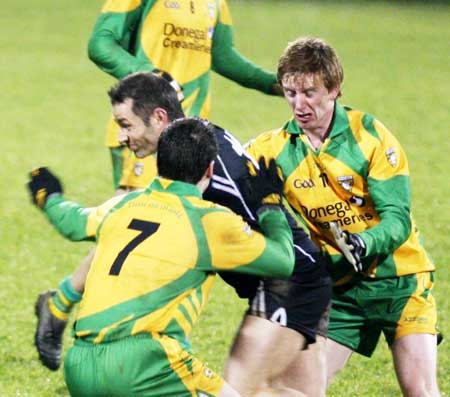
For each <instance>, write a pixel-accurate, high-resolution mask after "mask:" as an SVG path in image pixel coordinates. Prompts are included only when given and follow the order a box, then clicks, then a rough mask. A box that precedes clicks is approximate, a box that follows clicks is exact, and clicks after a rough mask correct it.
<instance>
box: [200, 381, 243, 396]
mask: <svg viewBox="0 0 450 397" xmlns="http://www.w3.org/2000/svg"><path fill="white" fill-rule="evenodd" d="M240 396H241V395H240V394H239V393H238V392H237V391H236V390H235V389H234V388H232V387H231V386H230V385H229V384H228V383H226V382H225V383H224V385H223V387H222V390H221V391H220V393H219V395H218V396H217V397H240ZM200 397H201V396H200Z"/></svg>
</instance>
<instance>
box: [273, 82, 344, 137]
mask: <svg viewBox="0 0 450 397" xmlns="http://www.w3.org/2000/svg"><path fill="white" fill-rule="evenodd" d="M281 85H282V87H283V92H284V97H285V98H286V100H287V101H288V103H289V105H290V107H291V109H292V112H293V114H294V118H295V120H296V121H297V123H298V125H299V126H300V127H301V128H302V129H303V130H304V131H305V132H310V133H321V132H322V133H324V132H326V131H327V130H328V127H329V126H330V123H331V120H332V118H333V112H334V103H335V100H336V98H337V96H338V94H339V90H340V88H339V87H337V88H334V89H332V90H330V91H328V89H327V88H326V87H325V85H324V83H323V79H322V78H321V77H320V76H318V75H314V74H300V75H297V74H296V75H288V76H285V77H284V78H283V80H282V84H281Z"/></svg>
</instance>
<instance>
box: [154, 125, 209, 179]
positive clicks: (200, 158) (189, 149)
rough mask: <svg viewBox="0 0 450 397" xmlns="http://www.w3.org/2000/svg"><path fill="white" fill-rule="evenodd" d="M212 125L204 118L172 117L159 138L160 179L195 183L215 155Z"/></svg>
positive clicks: (157, 160)
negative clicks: (173, 119)
mask: <svg viewBox="0 0 450 397" xmlns="http://www.w3.org/2000/svg"><path fill="white" fill-rule="evenodd" d="M217 150H218V145H217V140H216V135H215V134H214V127H213V126H212V125H211V124H210V123H208V122H207V121H205V120H201V119H198V118H184V119H179V120H175V121H174V122H173V123H171V124H169V125H168V126H167V128H166V129H165V130H164V131H163V133H162V134H161V136H160V137H159V141H158V152H157V157H156V163H157V166H158V174H159V175H160V176H162V177H163V178H168V179H173V180H177V181H183V182H188V183H193V184H196V183H197V182H198V181H200V179H201V178H202V177H203V175H204V174H205V171H206V169H207V168H208V166H209V165H210V164H211V161H213V160H214V159H215V158H216V156H217Z"/></svg>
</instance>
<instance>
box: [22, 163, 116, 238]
mask: <svg viewBox="0 0 450 397" xmlns="http://www.w3.org/2000/svg"><path fill="white" fill-rule="evenodd" d="M28 191H29V193H30V196H31V199H32V201H33V203H34V204H36V206H38V207H39V208H40V209H42V210H43V212H44V213H45V215H46V216H47V219H48V220H49V221H50V223H51V224H52V225H53V226H54V227H55V229H56V230H57V231H58V232H59V233H60V234H61V235H62V236H64V237H65V238H67V239H69V240H72V241H82V240H94V239H95V235H96V231H97V228H98V226H99V225H100V223H101V222H102V220H103V218H104V217H105V216H106V214H107V213H108V211H109V210H110V209H111V208H112V207H113V206H114V205H115V204H116V203H117V202H118V201H120V200H121V198H122V196H117V197H114V198H113V199H111V200H109V201H107V202H106V203H104V204H102V205H101V206H98V207H93V208H85V207H83V206H81V205H80V204H78V203H75V202H73V201H69V200H66V199H65V198H64V197H63V188H62V185H61V182H60V181H59V179H58V178H57V177H56V176H55V175H54V174H53V173H52V172H50V171H49V170H48V169H47V168H46V167H41V168H37V169H34V170H33V171H31V173H30V180H29V182H28Z"/></svg>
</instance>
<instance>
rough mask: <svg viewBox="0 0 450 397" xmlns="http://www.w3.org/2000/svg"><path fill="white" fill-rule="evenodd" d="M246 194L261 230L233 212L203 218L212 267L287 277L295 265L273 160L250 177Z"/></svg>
mask: <svg viewBox="0 0 450 397" xmlns="http://www.w3.org/2000/svg"><path fill="white" fill-rule="evenodd" d="M248 183H249V188H250V190H251V191H252V194H251V196H249V197H247V199H248V200H249V205H250V206H251V207H252V208H258V210H257V215H258V220H259V225H260V228H261V231H262V233H259V232H256V231H254V230H252V229H251V228H250V227H249V225H248V224H246V223H245V222H244V221H243V220H242V218H241V217H239V216H236V215H235V214H233V213H231V212H230V213H223V212H215V213H211V214H208V215H207V216H205V217H204V218H203V219H202V222H203V226H204V228H205V230H206V231H207V233H206V237H207V240H208V246H209V249H210V253H211V262H212V265H213V268H214V269H215V270H230V271H235V272H242V273H248V274H253V275H257V276H268V277H287V276H289V275H290V274H291V273H292V269H293V266H294V251H293V241H292V232H291V229H290V227H289V225H288V222H287V220H286V217H285V215H284V213H283V211H282V209H281V191H282V182H281V180H280V179H279V177H278V174H277V170H276V165H275V162H273V161H272V162H270V163H269V167H268V168H266V167H265V165H264V162H263V160H262V161H261V162H260V170H259V171H258V174H257V175H253V176H251V177H249V181H248Z"/></svg>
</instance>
